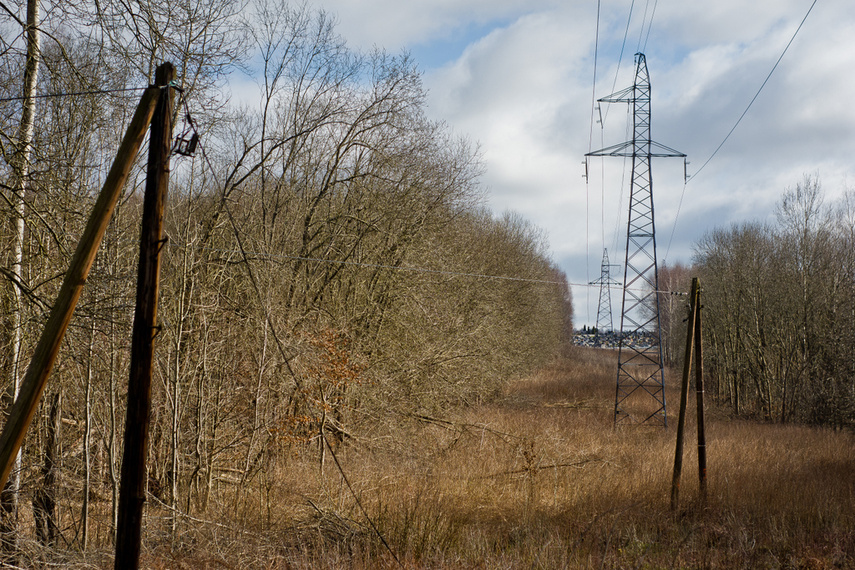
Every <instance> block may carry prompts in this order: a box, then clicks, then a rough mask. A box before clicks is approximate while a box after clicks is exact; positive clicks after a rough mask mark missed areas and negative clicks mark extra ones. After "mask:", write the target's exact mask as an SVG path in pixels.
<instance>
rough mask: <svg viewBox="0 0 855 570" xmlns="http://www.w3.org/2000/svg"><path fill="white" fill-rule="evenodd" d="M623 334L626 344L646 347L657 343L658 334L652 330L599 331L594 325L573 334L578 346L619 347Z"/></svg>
mask: <svg viewBox="0 0 855 570" xmlns="http://www.w3.org/2000/svg"><path fill="white" fill-rule="evenodd" d="M621 336H623V340H624V346H634V347H638V348H644V347H648V346H653V345H654V344H656V335H655V334H653V333H650V332H643V331H642V332H637V331H636V332H629V333H622V334H621V333H620V332H618V331H603V332H599V331H597V329H596V328H594V327H585V326H583V327H582V328H581V329H579V330H577V331H576V333H575V334H574V335H573V344H574V345H576V346H588V347H593V348H618V346H619V345H620V341H621Z"/></svg>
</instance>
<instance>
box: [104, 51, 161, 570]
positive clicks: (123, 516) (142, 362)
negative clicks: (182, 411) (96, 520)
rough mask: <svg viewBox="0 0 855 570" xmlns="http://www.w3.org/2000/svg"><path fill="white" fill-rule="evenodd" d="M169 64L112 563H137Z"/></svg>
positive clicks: (146, 229) (123, 568) (149, 183)
mask: <svg viewBox="0 0 855 570" xmlns="http://www.w3.org/2000/svg"><path fill="white" fill-rule="evenodd" d="M173 79H175V67H174V66H173V65H172V64H171V63H164V64H162V65H161V66H159V67H158V68H157V71H156V72H155V84H156V85H157V86H159V87H161V88H162V89H161V92H160V99H159V100H158V102H157V108H156V109H155V113H154V117H153V118H152V122H151V136H150V138H149V145H150V146H149V155H148V170H147V173H146V185H145V197H144V199H143V215H142V229H141V231H140V257H139V273H138V277H137V304H136V310H135V312H134V327H133V333H132V337H131V363H130V377H129V379H128V410H127V416H126V418H127V419H126V421H125V452H124V456H123V457H122V473H121V476H122V482H121V488H120V491H119V520H118V526H117V528H116V559H115V568H117V569H120V570H133V569H136V568H139V556H140V537H141V533H142V514H143V503H145V495H146V479H147V478H146V455H147V454H148V427H149V421H150V413H151V376H152V360H153V358H154V339H155V336H156V335H157V298H158V290H159V288H160V252H161V249H162V247H163V240H162V238H161V236H162V233H163V209H164V205H165V204H166V194H167V190H168V186H169V154H170V149H171V143H172V105H173V98H172V89H170V88H169V87H168V85H169V83H170V82H171V81H172V80H173Z"/></svg>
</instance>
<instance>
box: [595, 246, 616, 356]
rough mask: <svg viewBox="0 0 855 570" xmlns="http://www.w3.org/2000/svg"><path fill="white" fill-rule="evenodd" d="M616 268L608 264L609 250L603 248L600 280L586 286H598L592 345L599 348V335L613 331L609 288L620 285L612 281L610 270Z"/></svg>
mask: <svg viewBox="0 0 855 570" xmlns="http://www.w3.org/2000/svg"><path fill="white" fill-rule="evenodd" d="M613 267H618V266H617V265H615V264H610V263H609V250H608V249H605V248H603V261H602V263H600V278H599V279H597V280H596V281H591V282H590V283H588V285H599V286H600V302H599V305H597V334H596V335H595V337H594V344H595V345H596V346H600V334H601V333H602V332H604V331H607V330H609V331H611V330H614V328H615V326H614V321H613V320H612V295H611V290H610V288H611V286H612V285H620V283H618V282H617V281H615V280H614V279H612V268H613Z"/></svg>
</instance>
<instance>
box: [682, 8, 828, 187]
mask: <svg viewBox="0 0 855 570" xmlns="http://www.w3.org/2000/svg"><path fill="white" fill-rule="evenodd" d="M816 2H817V0H813V3H812V4H811V5H810V8H808V11H807V13H806V14H805V17H804V18H802V21H801V23H799V27H798V28H796V31H795V32H794V33H793V37H791V38H790V41H789V42H787V45H786V47H785V48H784V51H782V52H781V55H780V57H778V61H776V62H775V65H773V66H772V70H771V71H770V72H769V75H767V76H766V79H764V80H763V84H762V85H760V88H759V89H758V90H757V93H755V94H754V97H753V98H752V99H751V101H750V102H749V103H748V106H747V107H746V108H745V110H744V111H743V112H742V114H741V115H740V116H739V119H737V120H736V123H735V124H734V125H733V128H732V129H730V132H728V133H727V136H725V137H724V140H722V141H721V144H719V145H718V146H717V147H716V149H715V150H714V151H713V153H712V154H711V155H710V157H709V158H708V159H707V160H706V162H704V163H703V164H702V165H701V167H700V168H699V169H698V171H697V172H695V173H694V174H693V175H692V176H690V177H689V178H688V179H687V180H686V182H690V181H692V180H694V179H695V177H696V176H697V175H698V174H700V173H701V171H702V170H703V169H704V168H705V167H706V165H707V164H709V163H710V161H711V160H712V159H713V157H715V155H716V154H718V151H719V150H721V147H723V146H724V143H726V142H727V139H729V138H730V135H732V134H733V131H735V130H736V127H738V126H739V123H741V122H742V119H744V118H745V115H746V114H747V113H748V110H749V109H750V108H751V106H752V105H753V104H754V101H756V100H757V97H759V96H760V92H761V91H763V88H764V87H766V83H768V82H769V78H770V77H772V74H773V73H775V70H776V69H777V68H778V64H779V63H781V60H782V59H784V55H785V54H786V53H787V50H788V49H790V46H791V45H792V43H793V40H795V39H796V36H797V35H798V33H799V30H801V29H802V26H803V25H804V23H805V21H806V20H807V18H808V16H810V13H811V10H813V7H814V6H816ZM683 189H684V190H685V186H684V187H683ZM681 200H682V198H681Z"/></svg>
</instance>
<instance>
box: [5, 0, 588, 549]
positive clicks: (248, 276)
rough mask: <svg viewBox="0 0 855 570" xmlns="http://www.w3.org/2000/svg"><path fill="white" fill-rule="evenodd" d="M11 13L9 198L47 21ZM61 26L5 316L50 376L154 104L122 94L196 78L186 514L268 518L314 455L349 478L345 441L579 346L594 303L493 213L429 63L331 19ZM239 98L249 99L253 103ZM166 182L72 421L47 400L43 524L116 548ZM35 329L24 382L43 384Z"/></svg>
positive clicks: (183, 176)
mask: <svg viewBox="0 0 855 570" xmlns="http://www.w3.org/2000/svg"><path fill="white" fill-rule="evenodd" d="M9 7H10V10H9V11H7V12H3V13H2V14H0V29H2V38H3V40H2V42H0V97H2V98H9V99H8V100H6V99H4V101H3V102H2V103H0V154H2V160H0V180H2V181H11V180H12V179H14V178H15V175H16V171H15V164H14V156H15V153H16V151H17V145H18V144H19V139H18V138H17V137H18V135H17V133H18V126H19V123H20V115H21V112H22V103H21V101H20V100H17V99H14V97H17V96H18V95H19V94H20V85H21V82H22V78H21V71H20V70H21V69H22V67H23V66H22V63H23V61H24V59H25V49H24V43H23V41H24V40H23V38H24V36H23V33H22V28H21V26H20V23H21V22H19V21H17V19H20V17H17V16H15V15H14V14H11V12H15V10H17V11H18V12H17V13H18V14H22V13H23V11H24V7H23V6H21V5H16V4H10V5H9ZM48 8H49V9H47V10H44V11H43V12H44V13H45V17H44V20H43V22H42V24H41V27H42V29H43V30H44V31H45V32H46V37H45V38H44V42H43V46H42V49H41V53H40V57H41V63H42V67H41V73H40V75H39V85H38V92H39V93H40V94H49V93H50V94H65V95H63V96H61V97H54V98H46V99H40V100H39V101H38V103H37V105H36V117H35V124H36V130H35V140H34V144H33V150H34V152H33V157H32V159H31V164H30V168H29V172H28V174H27V185H26V190H25V191H23V193H21V192H17V193H16V190H15V188H14V187H13V184H12V183H11V182H10V183H8V184H7V183H6V182H4V183H3V186H2V193H3V197H4V199H5V201H3V202H2V203H0V208H2V209H4V212H3V225H2V228H0V231H2V237H1V238H0V250H2V251H0V253H2V259H3V268H2V273H3V279H4V308H5V313H6V314H17V315H20V316H21V317H22V318H21V320H20V321H19V322H20V331H21V333H22V334H21V339H22V348H21V350H22V358H21V360H22V362H23V363H24V364H25V363H26V362H27V361H28V354H29V352H30V351H31V350H32V347H33V345H34V344H35V342H36V341H37V339H38V335H39V334H40V329H41V325H42V323H43V321H44V318H45V316H46V311H47V310H48V308H49V307H50V305H51V303H52V302H53V299H54V296H55V293H56V291H57V289H58V287H59V284H60V282H61V278H62V274H63V272H64V270H65V268H66V267H67V265H68V260H69V258H70V254H71V252H72V251H73V249H74V247H75V244H76V240H77V237H78V236H79V235H80V233H81V230H82V227H83V225H84V223H85V220H86V217H87V216H88V212H89V209H90V207H91V204H92V202H93V199H94V196H95V194H96V192H97V190H98V189H99V187H100V184H101V182H102V181H103V178H104V176H105V173H106V171H107V168H108V165H109V163H110V161H111V160H112V157H113V152H114V151H115V149H116V148H117V146H118V140H119V138H120V137H121V135H122V132H123V129H124V126H125V125H126V124H127V121H128V120H129V117H130V115H131V114H132V112H133V107H134V105H135V98H136V97H137V96H138V93H135V92H131V93H127V92H110V93H107V92H105V91H112V90H116V89H123V88H128V87H137V86H140V85H144V84H145V83H146V82H147V81H148V79H149V78H150V77H151V76H152V74H153V71H154V68H155V67H156V65H157V64H159V63H160V62H162V61H165V60H170V61H172V62H173V63H174V64H175V65H176V67H177V68H178V72H179V83H180V87H181V89H182V90H183V91H182V94H181V97H180V100H181V102H182V104H181V106H180V107H179V109H178V110H177V123H176V131H177V132H181V131H182V130H183V129H185V128H189V125H190V123H189V122H188V121H186V120H184V121H182V118H184V117H185V114H186V113H187V112H189V114H190V115H191V117H192V120H193V125H195V127H196V128H197V129H198V130H199V132H200V134H201V137H202V139H201V140H202V146H203V149H204V150H203V152H198V153H197V155H196V156H195V157H194V158H188V157H182V156H178V155H175V156H174V157H173V161H172V180H171V186H170V198H169V202H168V204H169V205H168V212H167V219H166V234H167V236H168V242H167V243H166V244H165V245H164V264H163V270H162V271H163V278H162V286H161V287H162V290H161V300H160V321H161V322H160V324H161V329H160V331H159V333H158V336H157V351H156V352H157V362H156V375H157V376H156V379H155V383H156V387H155V394H154V397H155V400H156V401H155V406H154V411H153V427H152V430H153V431H152V437H151V442H152V446H151V450H150V476H149V491H150V493H151V496H152V500H153V501H155V502H156V503H157V502H158V501H159V502H161V503H162V505H165V506H166V507H168V509H167V510H166V511H164V512H173V513H181V514H183V515H191V516H196V515H200V514H204V515H205V516H206V517H208V518H216V517H229V520H230V521H233V522H237V521H240V520H255V519H257V518H258V517H259V516H260V515H259V513H262V514H263V513H264V512H265V508H268V507H269V506H270V504H271V501H276V500H277V498H276V497H271V496H270V494H269V489H270V484H269V483H270V481H269V478H271V477H275V476H276V473H277V468H278V467H282V466H284V465H286V463H287V460H288V457H289V453H291V452H292V451H293V449H295V448H297V447H299V448H305V447H306V446H314V449H316V450H317V451H318V455H319V461H320V464H321V468H323V464H324V461H325V456H326V453H325V450H326V449H327V447H326V446H325V445H324V440H328V441H329V443H330V445H332V446H335V445H341V444H342V442H345V443H346V442H348V441H351V440H356V441H363V442H364V441H374V442H383V441H387V440H389V441H393V440H394V437H393V436H394V430H395V426H396V421H397V420H399V419H400V418H402V417H406V416H408V415H409V416H412V415H425V414H435V413H437V412H439V411H441V410H442V409H443V407H444V406H447V405H449V404H464V405H466V404H472V403H476V402H479V401H481V400H483V399H484V398H489V397H491V396H492V395H493V394H495V393H497V391H498V390H499V389H500V388H501V387H502V385H503V384H504V383H505V382H506V381H507V380H508V379H510V378H512V377H515V376H518V375H521V374H524V373H526V372H527V371H530V370H532V369H533V368H534V367H536V366H538V365H540V364H542V363H544V362H546V361H547V360H548V359H549V358H551V357H552V356H553V355H554V354H555V353H556V351H557V350H558V349H559V347H560V345H561V343H563V342H566V340H567V339H568V338H569V333H570V331H571V330H572V323H571V320H570V319H571V314H572V310H571V305H570V296H569V289H568V287H567V284H566V280H565V279H564V277H563V275H562V274H561V273H560V272H559V271H557V270H556V269H555V268H554V266H553V265H552V264H551V262H550V261H549V259H548V256H547V253H546V247H545V241H544V239H543V236H542V235H541V233H540V232H539V231H538V230H537V229H536V228H534V227H532V226H530V225H529V224H528V223H526V222H525V221H523V220H521V219H520V218H518V217H516V216H515V215H513V214H507V215H505V216H503V217H498V218H497V217H494V216H492V215H490V214H489V213H488V212H487V211H485V210H484V209H482V207H481V206H480V205H479V204H480V194H479V188H478V177H479V175H480V170H481V167H480V164H479V161H478V153H477V149H475V148H473V146H472V145H471V144H469V143H467V142H466V141H465V140H461V139H458V138H455V137H453V136H451V134H450V133H449V130H448V129H447V128H446V127H445V126H444V125H443V124H440V123H436V122H433V121H431V120H428V118H427V117H426V116H425V113H424V111H425V109H424V95H425V93H424V89H423V87H422V84H421V78H420V74H419V72H418V70H417V69H416V67H415V65H414V63H413V62H412V61H410V60H409V59H408V58H407V57H406V56H391V55H389V54H386V53H383V52H379V51H378V52H373V53H367V54H364V53H356V52H354V51H352V50H350V49H348V48H347V46H346V45H345V44H344V42H343V41H342V40H341V38H339V37H338V36H337V35H336V34H335V30H334V26H333V23H332V22H331V21H330V19H329V18H328V17H327V16H325V15H324V14H322V13H315V12H313V11H311V10H309V9H306V8H293V7H291V6H289V5H288V4H286V3H277V4H275V5H274V4H264V3H253V4H252V5H251V6H249V5H246V6H244V5H239V4H238V3H234V2H231V1H226V0H197V1H191V0H181V1H177V2H168V3H164V2H145V1H139V2H124V1H120V0H103V1H101V2H96V3H88V2H79V3H75V4H74V5H73V6H72V5H67V4H66V3H60V4H57V5H51V6H49V7H48ZM16 18H17V19H16ZM239 69H243V70H244V71H245V72H246V73H245V74H243V75H242V74H241V72H239V71H238V70H239ZM226 79H230V80H231V82H232V87H233V90H234V92H235V93H239V94H241V95H240V97H238V96H237V95H235V96H234V98H233V100H232V101H231V102H229V101H227V98H226V97H225V96H224V95H223V91H222V90H223V88H224V86H225V83H226ZM238 85H243V87H241V88H236V86H238ZM90 91H94V92H95V93H88V94H86V93H84V92H90ZM72 93H75V94H74V95H71V94H72ZM184 103H186V106H185V105H184ZM143 178H144V173H143V169H142V168H138V169H137V170H136V171H135V174H134V176H133V179H132V182H131V183H130V184H129V187H128V188H127V189H126V194H125V198H124V200H123V201H122V203H121V204H120V207H119V209H118V211H117V213H116V215H115V218H114V220H113V222H112V224H111V226H110V229H109V231H108V234H107V236H106V238H105V242H104V244H103V246H102V250H101V252H100V253H99V256H98V258H97V260H96V265H95V267H94V269H93V272H92V274H91V275H90V278H89V280H88V283H87V287H86V290H85V293H84V297H83V298H82V299H81V302H80V305H79V306H78V311H77V315H76V317H75V320H74V322H73V323H72V325H71V329H70V332H69V334H68V337H67V340H66V342H65V345H64V348H63V352H62V354H61V355H60V362H59V363H58V366H57V368H56V369H55V372H54V374H53V377H52V379H51V381H50V385H49V388H48V395H49V397H48V398H46V401H47V402H61V405H59V407H58V409H57V408H54V411H53V412H51V410H50V409H49V408H50V406H45V409H44V410H43V413H41V414H40V415H39V417H38V419H37V421H36V423H35V424H34V425H33V427H32V428H31V432H30V434H29V437H28V440H27V442H26V445H25V449H24V456H23V467H22V472H21V474H22V486H21V491H20V495H21V497H23V499H22V504H24V505H25V506H26V505H28V504H29V503H30V502H31V501H33V500H35V498H36V497H41V496H44V493H48V494H49V495H50V496H52V497H54V498H57V499H59V500H58V501H55V503H56V504H54V505H52V506H50V507H49V508H48V511H49V512H45V513H41V514H39V515H38V516H40V517H42V518H41V519H40V520H48V521H49V524H51V525H55V529H56V532H54V533H53V534H49V533H48V534H44V535H42V534H39V538H40V539H42V540H43V541H47V542H54V543H56V544H66V545H75V547H78V546H79V547H82V548H84V549H85V548H87V546H88V545H89V544H90V543H93V541H94V543H95V544H97V545H100V546H102V547H103V546H104V545H108V544H109V542H110V540H111V533H112V531H113V528H114V524H115V523H114V521H115V516H116V510H115V509H116V501H117V491H118V466H119V463H120V458H121V449H120V447H121V430H122V423H123V418H124V406H125V402H124V394H125V391H126V388H125V383H126V375H127V363H128V345H129V340H130V326H131V322H130V319H131V316H132V314H133V291H134V287H135V272H136V257H135V256H136V243H137V241H138V235H139V208H140V201H141V196H140V194H141V191H142V183H143ZM15 196H22V197H23V200H24V204H25V210H24V214H23V220H24V222H25V226H24V227H25V231H24V234H23V237H24V242H23V260H24V261H23V265H22V268H21V270H20V272H18V271H16V270H15V269H14V266H13V265H12V263H11V261H10V260H11V259H12V257H13V252H12V251H10V250H9V245H8V244H9V243H11V242H12V241H13V239H12V236H13V235H15V232H16V227H17V226H16V225H15V223H16V215H15V212H14V211H13V210H12V204H13V202H14V198H15ZM16 290H17V291H23V293H24V295H23V297H22V300H21V301H17V300H16V299H17V297H16V295H15V291H16ZM12 322H13V321H11V320H8V319H7V320H6V321H4V331H3V333H4V334H3V335H2V336H3V342H4V345H3V346H2V347H0V355H2V360H0V367H2V374H3V379H4V382H10V379H11V378H12V377H13V376H14V375H15V374H20V373H21V371H20V370H18V371H15V370H13V366H12V362H13V361H14V359H13V358H11V357H10V356H9V354H10V351H11V350H13V349H12V347H11V346H10V341H9V339H10V338H11V336H13V335H11V331H10V330H9V327H10V326H13V325H12V324H10V323H12ZM16 322H17V321H16ZM51 418H53V419H51ZM56 418H60V420H61V421H59V420H57V419H56ZM54 425H59V428H60V430H59V431H60V433H59V435H58V436H55V435H51V434H55V430H53V428H51V426H54ZM49 428H50V429H49ZM57 450H59V451H60V452H61V454H60V458H59V460H58V461H54V462H53V463H51V464H50V465H51V467H49V468H44V469H43V466H44V465H46V464H45V461H44V459H43V457H44V456H45V454H48V455H49V454H50V453H55V452H56V451H57ZM46 470H47V471H51V472H52V473H53V474H54V475H56V473H57V470H59V477H58V478H57V477H53V478H49V477H47V476H45V472H46ZM33 504H34V505H35V504H36V503H33ZM57 505H58V506H57ZM34 508H35V509H36V510H37V511H38V510H39V509H43V506H36V507H34ZM26 509H29V507H28V506H26ZM45 517H46V518H45ZM175 519H176V517H173V518H172V519H171V521H172V522H169V523H168V524H171V525H172V530H173V531H175V526H174V525H175V524H176V523H175ZM22 524H24V523H22ZM22 528H28V524H24V527H22ZM24 534H26V533H24Z"/></svg>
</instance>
